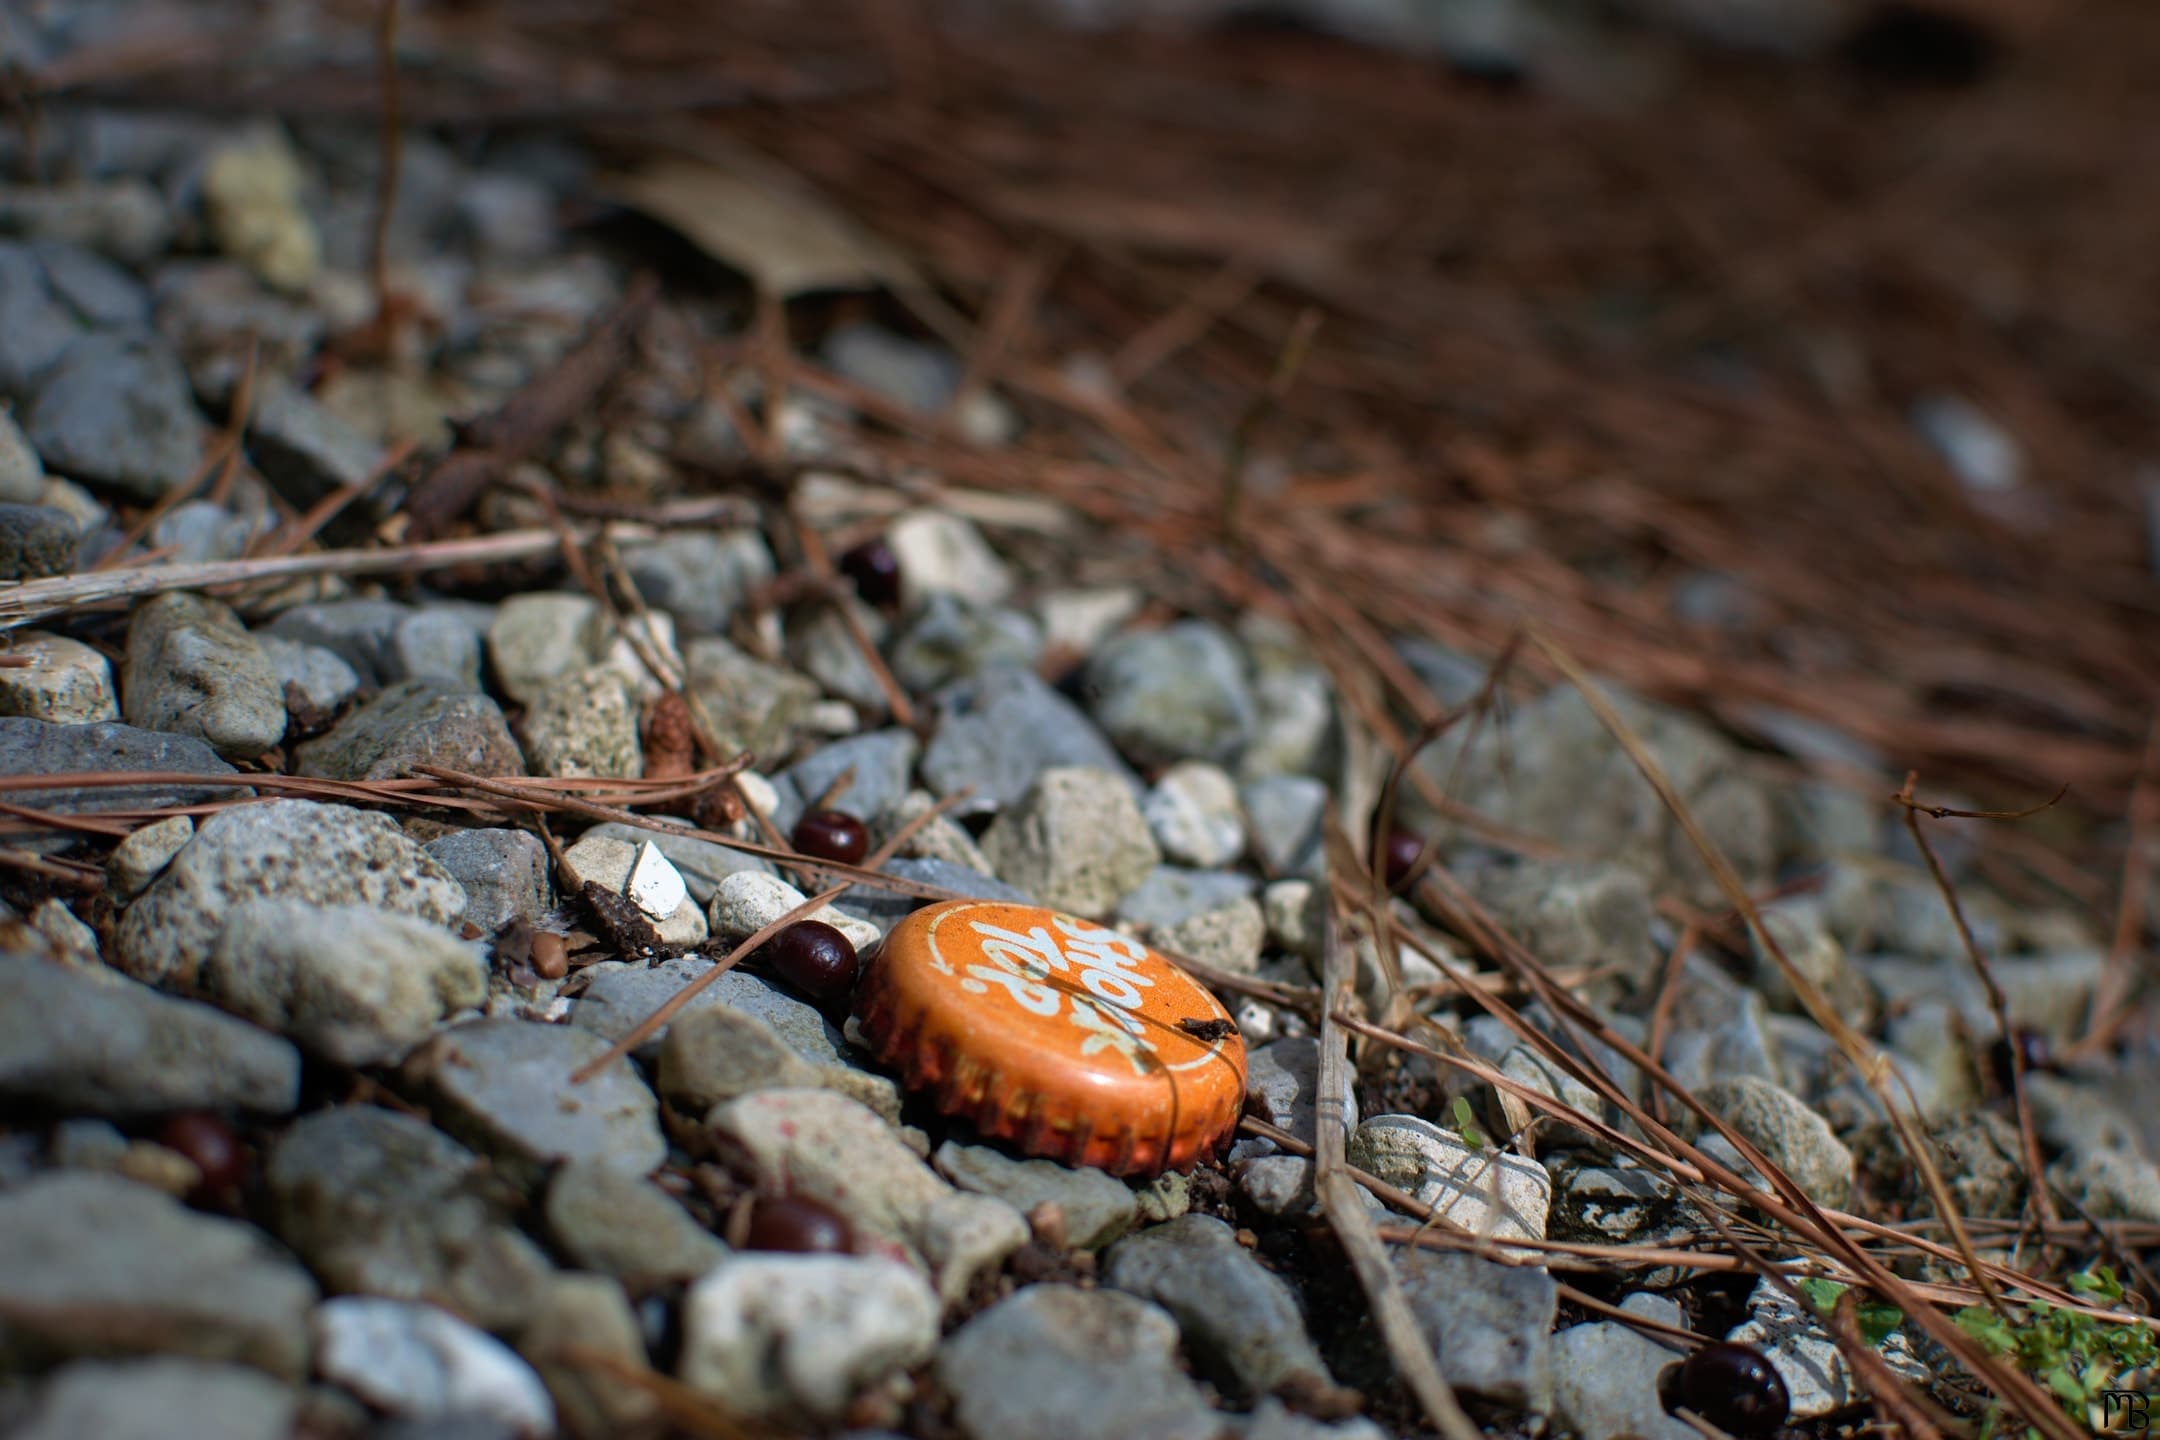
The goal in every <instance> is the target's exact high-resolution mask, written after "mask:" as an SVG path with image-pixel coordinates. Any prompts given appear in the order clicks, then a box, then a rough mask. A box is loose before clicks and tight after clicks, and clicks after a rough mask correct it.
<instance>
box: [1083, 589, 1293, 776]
mask: <svg viewBox="0 0 2160 1440" xmlns="http://www.w3.org/2000/svg"><path fill="white" fill-rule="evenodd" d="M1088 683H1089V685H1090V686H1091V687H1092V690H1093V692H1094V700H1093V703H1092V704H1091V706H1090V709H1092V711H1093V712H1094V715H1095V719H1096V721H1097V722H1098V723H1099V724H1100V725H1101V726H1102V727H1103V730H1104V732H1105V733H1106V734H1108V735H1109V736H1110V738H1111V739H1112V740H1114V741H1115V742H1117V746H1118V748H1119V749H1120V750H1122V751H1124V752H1125V754H1126V755H1127V756H1128V757H1130V758H1131V759H1132V760H1133V761H1134V763H1136V764H1140V765H1168V764H1170V763H1171V762H1173V761H1176V760H1212V761H1215V762H1216V763H1218V764H1224V765H1228V764H1232V763H1234V762H1235V761H1236V760H1237V758H1238V755H1239V753H1240V752H1241V751H1242V750H1243V749H1244V748H1245V742H1246V741H1247V740H1248V739H1250V738H1251V735H1252V731H1253V723H1254V711H1253V698H1252V690H1251V688H1250V686H1249V685H1248V684H1247V683H1246V678H1245V657H1244V656H1243V655H1242V654H1241V653H1240V652H1239V650H1238V646H1237V642H1236V641H1235V640H1233V639H1231V638H1230V636H1229V635H1227V634H1225V633H1224V632H1223V630H1222V629H1221V628H1220V627H1219V626H1216V625H1213V624H1210V623H1209V622H1207V621H1204V620H1184V621H1180V622H1178V623H1177V624H1175V625H1170V626H1166V627H1165V628H1163V629H1161V630H1145V631H1141V632H1139V633H1136V634H1125V635H1120V636H1117V637H1115V638H1113V639H1112V640H1110V641H1109V642H1108V643H1107V644H1105V645H1104V646H1103V648H1102V649H1101V650H1100V651H1098V652H1097V653H1096V656H1095V658H1094V660H1093V661H1092V662H1090V664H1089V666H1088Z"/></svg>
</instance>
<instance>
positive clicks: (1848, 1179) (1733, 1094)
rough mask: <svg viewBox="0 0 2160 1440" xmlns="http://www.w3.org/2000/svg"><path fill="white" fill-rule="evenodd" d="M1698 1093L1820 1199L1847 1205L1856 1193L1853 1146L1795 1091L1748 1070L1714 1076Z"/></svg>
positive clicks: (1800, 1184) (1775, 1162)
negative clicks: (1731, 1076) (1726, 1076)
mask: <svg viewBox="0 0 2160 1440" xmlns="http://www.w3.org/2000/svg"><path fill="white" fill-rule="evenodd" d="M1697 1094H1698V1096H1699V1097H1700V1098H1701V1100H1702V1102H1703V1104H1704V1105H1706V1106H1708V1107H1709V1109H1710V1111H1711V1113H1713V1114H1715V1115H1716V1116H1718V1118H1719V1119H1721V1120H1723V1121H1724V1122H1725V1123H1726V1124H1728V1125H1730V1126H1732V1128H1733V1129H1734V1130H1736V1131H1738V1132H1739V1133H1740V1134H1741V1135H1742V1136H1744V1137H1745V1138H1746V1139H1747V1140H1748V1141H1749V1142H1750V1143H1751V1144H1753V1145H1754V1146H1755V1147H1756V1148H1757V1149H1759V1150H1761V1151H1762V1152H1763V1154H1764V1155H1765V1156H1766V1157H1768V1159H1769V1160H1770V1162H1771V1163H1772V1164H1774V1165H1776V1166H1778V1168H1780V1169H1782V1170H1783V1171H1785V1173H1786V1174H1788V1175H1790V1176H1791V1177H1792V1178H1793V1182H1794V1183H1795V1184H1797V1185H1798V1186H1799V1187H1800V1188H1801V1189H1802V1190H1804V1191H1806V1192H1807V1194H1808V1195H1809V1196H1810V1197H1811V1198H1813V1199H1814V1200H1815V1202H1816V1203H1817V1204H1819V1205H1829V1206H1833V1207H1836V1206H1842V1205H1843V1204H1844V1203H1845V1202H1846V1201H1847V1200H1848V1199H1850V1198H1851V1195H1852V1182H1853V1157H1852V1152H1851V1151H1850V1150H1847V1149H1846V1148H1845V1146H1844V1144H1843V1143H1842V1142H1841V1141H1839V1139H1838V1138H1837V1135H1836V1133H1835V1132H1834V1131H1832V1130H1831V1128H1830V1124H1829V1122H1828V1121H1826V1120H1824V1119H1823V1118H1822V1116H1820V1115H1818V1114H1816V1113H1815V1111H1813V1110H1812V1109H1810V1108H1809V1107H1808V1105H1807V1102H1805V1101H1804V1100H1801V1099H1800V1098H1799V1097H1798V1096H1796V1095H1794V1094H1793V1093H1792V1092H1791V1091H1789V1090H1784V1089H1781V1088H1780V1087H1778V1086H1776V1085H1773V1084H1771V1083H1770V1082H1769V1081H1767V1080H1758V1079H1756V1078H1755V1077H1753V1076H1749V1075H1743V1076H1739V1077H1736V1078H1734V1079H1731V1080H1719V1081H1713V1082H1712V1083H1711V1084H1709V1085H1706V1086H1704V1087H1703V1088H1702V1089H1701V1090H1700V1091H1698V1092H1697Z"/></svg>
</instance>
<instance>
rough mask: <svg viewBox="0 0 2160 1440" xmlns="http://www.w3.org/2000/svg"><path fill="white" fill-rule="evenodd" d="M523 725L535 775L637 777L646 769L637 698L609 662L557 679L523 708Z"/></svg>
mask: <svg viewBox="0 0 2160 1440" xmlns="http://www.w3.org/2000/svg"><path fill="white" fill-rule="evenodd" d="M522 728H523V730H524V735H525V754H526V758H527V759H528V761H529V762H530V763H531V765H532V770H533V773H534V774H535V775H556V776H564V777H579V776H582V777H588V778H598V779H604V780H635V779H637V778H639V777H640V776H642V775H643V774H644V773H645V747H644V745H643V743H642V742H641V741H640V740H639V739H638V710H637V702H636V699H635V698H634V697H633V696H632V695H631V693H630V687H629V686H628V685H627V684H625V683H624V681H623V677H622V673H621V672H620V671H618V670H615V669H612V668H610V667H608V666H605V665H595V666H591V667H588V668H586V669H584V670H578V671H573V672H572V673H570V674H568V675H564V676H562V677H560V678H559V679H557V680H556V681H555V682H554V683H553V684H551V685H549V686H548V688H547V689H546V691H544V692H543V693H542V694H541V695H539V696H538V697H537V698H535V699H534V701H533V702H532V705H531V706H530V708H528V709H527V710H526V711H525V719H524V722H523V727H522Z"/></svg>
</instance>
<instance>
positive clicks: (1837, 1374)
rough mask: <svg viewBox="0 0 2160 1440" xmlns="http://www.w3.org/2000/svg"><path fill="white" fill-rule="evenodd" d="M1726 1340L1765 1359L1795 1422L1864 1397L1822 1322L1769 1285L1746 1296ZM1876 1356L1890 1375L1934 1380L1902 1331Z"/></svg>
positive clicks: (1898, 1330) (1892, 1335)
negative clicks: (1742, 1316) (1744, 1309)
mask: <svg viewBox="0 0 2160 1440" xmlns="http://www.w3.org/2000/svg"><path fill="white" fill-rule="evenodd" d="M1725 1338H1726V1339H1728V1340H1731V1341H1733V1342H1734V1343H1736V1344H1740V1345H1751V1346H1753V1347H1754V1348H1756V1349H1757V1350H1760V1351H1761V1352H1762V1353H1763V1356H1764V1358H1765V1359H1767V1360H1769V1362H1770V1364H1771V1367H1772V1368H1773V1369H1775V1370H1776V1371H1777V1372H1778V1378H1780V1379H1782V1380H1783V1381H1784V1382H1785V1394H1786V1397H1787V1399H1788V1400H1789V1402H1790V1403H1791V1405H1792V1418H1793V1419H1794V1420H1813V1419H1815V1418H1816V1417H1817V1416H1821V1415H1828V1414H1830V1413H1832V1412H1833V1411H1837V1410H1843V1409H1845V1408H1846V1407H1847V1406H1850V1405H1853V1404H1855V1403H1857V1402H1858V1401H1861V1400H1864V1399H1866V1398H1867V1391H1866V1390H1865V1388H1863V1387H1862V1386H1860V1385H1859V1384H1858V1383H1856V1382H1855V1380H1854V1379H1853V1372H1852V1366H1851V1364H1850V1363H1849V1362H1848V1361H1847V1360H1846V1359H1845V1356H1844V1354H1843V1353H1842V1352H1840V1351H1839V1349H1838V1347H1837V1342H1836V1341H1835V1340H1832V1339H1831V1338H1830V1334H1829V1332H1828V1331H1827V1330H1825V1329H1824V1328H1823V1326H1822V1323H1821V1322H1820V1321H1819V1320H1817V1319H1816V1318H1815V1317H1814V1316H1813V1315H1810V1314H1808V1313H1807V1312H1806V1311H1803V1310H1802V1309H1801V1308H1800V1307H1799V1306H1797V1305H1795V1304H1794V1303H1793V1302H1792V1301H1791V1300H1790V1299H1789V1298H1788V1297H1787V1296H1786V1294H1785V1292H1784V1291H1782V1290H1780V1289H1778V1288H1777V1286H1775V1285H1772V1284H1771V1283H1770V1282H1769V1281H1767V1280H1765V1281H1763V1282H1762V1283H1760V1284H1758V1285H1757V1286H1756V1287H1755V1293H1754V1294H1753V1295H1751V1296H1749V1297H1748V1318H1747V1319H1746V1320H1745V1321H1743V1322H1742V1323H1741V1324H1740V1325H1738V1326H1736V1327H1735V1328H1734V1329H1733V1330H1732V1331H1731V1332H1730V1333H1728V1334H1727V1335H1726V1337H1725ZM1878 1353H1879V1354H1881V1356H1882V1358H1883V1361H1884V1363H1885V1364H1887V1365H1888V1366H1889V1367H1890V1370H1891V1372H1892V1373H1893V1374H1896V1375H1898V1376H1900V1377H1902V1378H1904V1379H1906V1380H1910V1381H1913V1382H1915V1383H1918V1384H1925V1383H1927V1381H1928V1380H1929V1379H1931V1378H1932V1377H1931V1376H1930V1374H1929V1372H1928V1367H1927V1365H1926V1364H1925V1363H1924V1362H1922V1360H1921V1359H1920V1357H1919V1356H1918V1355H1917V1354H1916V1353H1914V1351H1913V1346H1912V1341H1911V1339H1909V1338H1908V1337H1907V1336H1906V1334H1905V1330H1904V1327H1902V1326H1901V1327H1899V1328H1898V1329H1896V1330H1893V1331H1892V1332H1891V1333H1890V1338H1889V1339H1887V1340H1885V1341H1884V1342H1883V1344H1882V1346H1881V1347H1880V1350H1879V1352H1878Z"/></svg>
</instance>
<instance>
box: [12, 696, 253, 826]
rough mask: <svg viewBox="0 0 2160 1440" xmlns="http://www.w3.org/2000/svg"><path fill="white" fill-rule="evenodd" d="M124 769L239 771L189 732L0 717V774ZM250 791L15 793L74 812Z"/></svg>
mask: <svg viewBox="0 0 2160 1440" xmlns="http://www.w3.org/2000/svg"><path fill="white" fill-rule="evenodd" d="M120 770H144V771H166V772H169V771H180V772H182V773H187V774H195V775H231V774H233V773H235V772H234V770H233V767H232V766H231V765H230V764H228V763H227V762H226V761H224V760H222V759H220V758H219V757H218V754H217V752H216V751H214V750H212V749H211V748H210V747H209V746H208V745H205V744H204V743H203V742H202V741H200V740H197V739H195V738H193V737H192V736H187V735H169V734H166V733H164V732H162V731H157V730H139V729H137V728H136V727H135V726H133V725H122V724H119V723H117V722H107V723H104V724H99V725H55V724H53V723H51V722H50V721H46V720H32V719H29V718H28V717H25V716H6V717H0V775H69V774H76V773H79V772H82V771H107V772H110V771H120ZM253 793H254V792H253V791H252V790H249V789H247V788H245V787H243V786H233V785H188V784H184V783H182V784H173V783H165V782H160V783H158V784H154V785H139V786H138V785H129V786H116V787H111V788H104V787H101V788H99V789H95V790H18V791H16V792H15V793H14V795H13V796H12V797H11V798H12V799H13V801H14V803H16V804H17V805H27V806H30V807H31V808H33V809H38V810H58V811H61V812H62V813H64V814H69V815H75V814H82V813H86V812H95V811H99V810H159V809H165V808H167V807H169V806H176V805H199V804H201V803H202V802H203V801H205V800H210V799H225V798H229V797H232V796H236V795H252V794H253Z"/></svg>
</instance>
